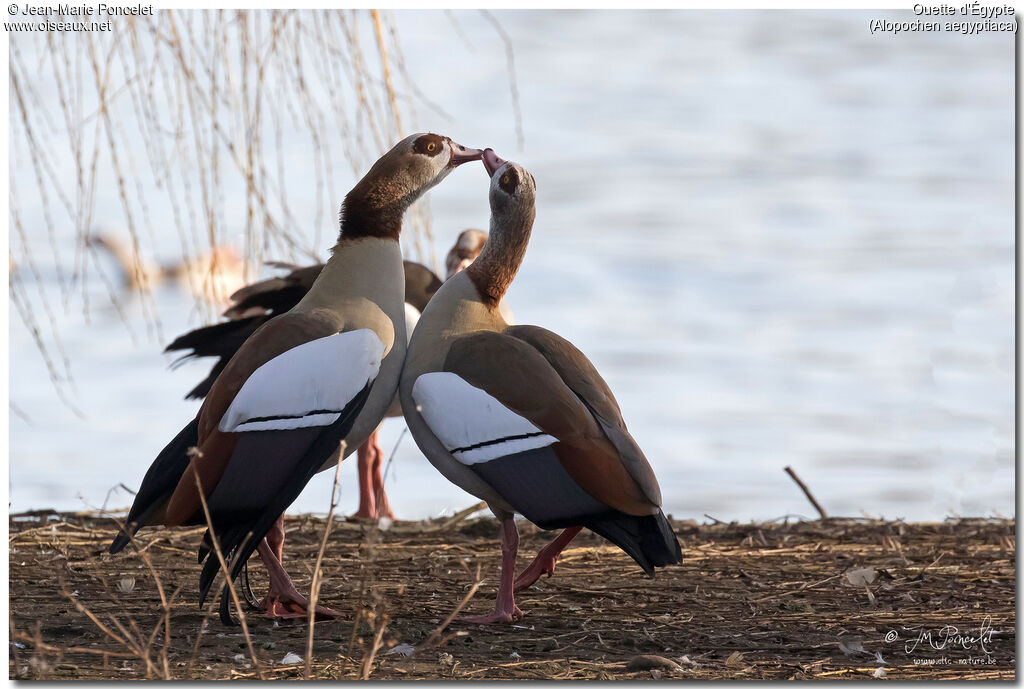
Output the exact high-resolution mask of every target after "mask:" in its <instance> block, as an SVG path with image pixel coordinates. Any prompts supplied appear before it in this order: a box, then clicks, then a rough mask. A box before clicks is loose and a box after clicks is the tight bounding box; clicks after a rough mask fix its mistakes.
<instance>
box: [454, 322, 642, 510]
mask: <svg viewBox="0 0 1024 689" xmlns="http://www.w3.org/2000/svg"><path fill="white" fill-rule="evenodd" d="M510 330H511V329H510ZM506 332H508V331H506ZM556 337H557V336H556ZM563 342H564V341H563ZM565 344H567V345H568V343H565ZM569 347H572V345H569ZM572 350H573V351H575V352H576V354H578V356H579V357H580V358H582V359H583V362H585V364H586V367H588V368H589V369H590V370H591V371H593V366H592V365H591V364H590V362H589V361H586V359H585V357H583V355H582V354H580V353H579V352H578V350H576V349H575V348H574V347H573V348H572ZM553 358H554V360H555V363H558V364H560V365H561V364H563V363H564V362H561V361H560V360H559V359H558V358H557V357H553ZM496 362H500V363H499V364H497V365H496ZM562 368H564V366H562ZM444 370H445V371H449V372H452V373H455V374H457V375H458V376H459V377H461V378H462V379H463V380H465V381H466V382H468V383H469V384H470V385H473V386H475V387H478V388H480V389H482V390H484V391H486V392H487V393H488V394H490V395H491V396H492V397H494V398H495V399H497V400H498V401H499V402H501V403H502V404H503V405H505V406H506V407H508V408H509V409H511V410H512V411H514V412H516V413H517V414H519V415H520V416H522V417H523V418H525V419H527V420H529V421H530V422H531V423H532V424H533V425H535V426H536V427H537V428H539V429H540V430H542V431H544V432H545V433H547V434H549V435H552V436H554V437H555V438H557V439H558V440H559V441H560V442H559V444H558V445H557V446H556V452H557V454H558V457H559V460H560V461H561V462H562V464H563V465H564V466H565V469H566V471H568V472H569V474H570V475H572V477H573V479H574V480H575V481H576V482H577V483H579V485H580V486H582V487H583V488H584V489H585V490H586V491H587V492H589V493H590V494H591V495H593V496H594V497H595V498H598V499H600V500H602V501H603V502H605V503H606V504H608V505H611V506H612V507H615V508H616V509H619V510H622V511H624V512H627V513H630V514H650V513H653V512H655V511H656V509H657V507H658V506H659V505H660V501H661V491H660V490H659V489H658V482H657V479H656V478H655V476H654V472H653V471H652V470H651V468H650V465H649V464H648V463H647V459H646V458H645V457H644V455H643V452H642V451H641V450H640V448H639V447H638V446H637V445H636V443H635V442H633V441H632V438H630V437H629V434H628V431H626V429H625V424H623V423H622V420H621V416H619V415H618V413H617V410H618V407H617V405H615V402H614V398H611V400H610V401H606V400H602V399H600V397H601V395H602V394H603V393H600V392H597V393H595V392H594V390H600V386H604V388H605V389H607V385H605V384H604V381H603V380H601V379H600V376H597V372H596V371H593V373H592V374H589V372H588V371H586V370H585V369H584V370H582V371H580V372H579V373H575V374H574V375H575V377H577V378H580V379H583V380H588V379H591V375H592V376H594V377H596V379H595V380H592V381H591V383H590V386H589V389H588V387H587V386H583V385H580V381H578V380H574V375H569V373H572V372H568V373H567V374H566V375H565V377H564V378H563V375H562V374H563V371H562V370H559V366H555V365H553V363H552V361H551V360H549V359H548V358H547V357H545V356H544V352H543V351H541V350H539V349H537V348H536V347H535V346H534V345H533V344H532V343H530V342H527V341H526V340H524V339H522V338H520V337H515V336H513V335H511V334H501V333H494V332H486V331H485V332H478V333H474V334H472V335H467V336H464V337H461V338H458V340H456V342H455V343H454V344H453V345H452V347H451V349H450V350H449V352H448V355H447V357H446V359H445V363H444ZM574 385H575V387H573V386H574ZM581 393H582V394H581ZM607 394H608V395H610V394H611V393H610V391H609V392H608V393H607ZM595 409H598V410H601V412H603V413H595ZM609 410H613V411H614V412H615V414H614V416H613V420H611V421H610V420H608V419H605V418H603V417H604V416H605V415H606V414H607V415H611V414H610V412H609ZM615 419H617V421H618V424H620V425H615V422H614V420H615ZM613 438H614V439H613ZM623 450H625V452H623Z"/></svg>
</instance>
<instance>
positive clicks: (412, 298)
mask: <svg viewBox="0 0 1024 689" xmlns="http://www.w3.org/2000/svg"><path fill="white" fill-rule="evenodd" d="M403 263H404V264H405V303H407V304H409V305H411V306H413V307H415V308H416V310H417V311H419V312H421V313H422V312H423V309H425V308H426V307H427V302H429V301H430V298H431V297H433V296H434V293H435V292H437V290H439V289H440V288H441V285H442V284H444V283H442V282H441V278H439V277H437V275H435V274H434V271H432V270H431V269H430V268H427V267H426V266H425V265H423V264H421V263H415V262H413V261H403Z"/></svg>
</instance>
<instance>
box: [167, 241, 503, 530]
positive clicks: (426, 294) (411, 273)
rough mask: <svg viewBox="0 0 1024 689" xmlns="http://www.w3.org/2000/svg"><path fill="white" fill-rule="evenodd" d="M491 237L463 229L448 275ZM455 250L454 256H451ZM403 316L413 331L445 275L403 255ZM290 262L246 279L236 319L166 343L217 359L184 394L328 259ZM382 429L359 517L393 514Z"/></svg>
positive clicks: (364, 467)
mask: <svg viewBox="0 0 1024 689" xmlns="http://www.w3.org/2000/svg"><path fill="white" fill-rule="evenodd" d="M486 242H487V233H486V232H484V231H482V230H476V229H469V230H464V231H463V232H462V233H460V234H459V237H458V239H456V241H455V245H454V246H453V247H452V249H451V251H449V252H448V260H447V265H448V276H449V277H450V276H452V275H454V274H455V273H457V272H459V271H460V270H462V269H463V268H465V267H466V266H467V265H469V264H470V263H472V262H473V260H474V259H475V258H476V257H477V256H478V255H479V254H480V251H481V250H482V249H483V246H484V244H485V243H486ZM453 256H455V257H456V258H455V259H454V261H453V259H452V257H453ZM404 263H405V316H406V334H407V335H408V336H412V331H413V329H414V328H415V327H416V321H417V320H418V319H419V315H420V313H421V312H422V311H423V309H424V307H426V305H427V302H428V301H430V298H431V297H432V296H433V295H434V292H436V291H437V289H438V287H440V286H441V280H440V278H438V277H437V276H436V275H435V274H434V271H432V270H430V269H429V268H427V267H426V266H424V265H422V264H420V263H415V262H413V261H405V262H404ZM274 265H277V266H281V267H287V268H290V269H291V271H290V272H289V273H288V274H287V275H284V276H281V277H274V278H268V279H266V280H261V281H259V282H256V283H253V284H251V285H247V286H245V287H243V288H242V289H240V290H238V291H237V292H235V293H234V294H232V295H231V300H232V302H233V303H232V305H231V307H230V308H229V309H228V310H227V311H225V312H224V315H225V316H226V317H228V318H230V319H232V320H229V321H227V322H225V323H217V324H216V325H209V326H205V327H202V328H197V329H195V330H193V331H191V332H188V333H185V334H184V335H182V336H180V337H178V338H177V339H176V340H174V342H172V343H171V344H169V345H167V348H166V349H165V350H164V351H165V352H175V351H184V352H186V353H185V355H184V356H182V357H181V358H180V359H178V360H177V361H175V362H174V364H173V365H172V366H175V367H176V366H178V365H180V364H181V363H183V362H184V361H186V360H188V359H192V358H198V357H207V356H214V357H217V359H218V360H217V362H216V363H215V364H214V366H213V368H212V369H211V370H210V373H209V375H207V377H206V378H205V379H204V380H203V381H202V382H200V383H199V384H198V385H197V386H196V387H194V388H193V389H192V390H191V391H189V393H188V395H186V399H202V398H203V397H205V396H206V393H207V392H209V390H210V386H211V385H213V381H214V380H216V379H217V376H218V375H220V372H221V371H222V370H224V367H225V366H226V365H227V363H228V361H229V360H230V359H231V357H232V356H234V354H235V352H237V351H238V348H239V347H241V346H242V343H243V342H245V340H246V339H247V338H248V337H249V336H250V335H252V333H253V332H254V331H255V330H256V328H258V327H260V326H261V325H263V324H264V323H266V322H267V321H268V320H270V319H271V318H274V317H275V316H278V315H280V314H282V313H285V312H287V311H288V310H289V309H291V308H292V307H293V306H295V305H296V304H297V303H299V301H300V300H301V299H302V297H304V296H305V295H306V292H308V291H309V288H310V287H311V286H312V285H313V281H314V280H316V278H317V276H318V275H319V274H320V271H321V270H322V269H323V267H324V264H322V263H318V264H316V265H313V266H306V267H303V268H299V267H297V266H289V265H287V264H280V263H278V264H274ZM401 415H402V408H401V407H400V406H399V405H398V401H397V395H396V399H395V402H394V403H392V405H391V407H390V408H389V409H388V413H387V416H389V417H399V416H401ZM378 430H379V429H375V430H374V431H373V433H371V434H370V437H369V438H367V440H366V442H365V443H363V444H362V445H360V446H359V450H358V451H357V455H356V456H357V458H358V469H359V474H358V476H359V481H358V483H359V509H358V511H357V512H356V513H355V515H353V516H355V517H357V518H366V519H380V518H382V517H387V518H388V519H394V514H393V513H392V511H391V506H390V504H389V503H388V498H387V493H385V491H384V479H383V476H382V475H381V464H382V460H383V457H384V450H383V448H381V446H380V441H379V437H378Z"/></svg>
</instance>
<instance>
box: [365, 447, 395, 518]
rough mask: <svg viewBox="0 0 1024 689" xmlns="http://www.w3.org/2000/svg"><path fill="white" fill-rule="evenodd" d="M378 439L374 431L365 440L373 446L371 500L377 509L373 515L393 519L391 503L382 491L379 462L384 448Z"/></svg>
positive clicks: (381, 459) (382, 458)
mask: <svg viewBox="0 0 1024 689" xmlns="http://www.w3.org/2000/svg"><path fill="white" fill-rule="evenodd" d="M378 440H379V437H378V435H377V433H376V432H375V433H374V434H373V435H371V436H370V438H369V440H367V441H366V442H367V443H370V442H372V443H373V448H374V455H373V456H374V462H373V467H372V469H373V476H372V479H373V502H374V505H375V506H376V508H377V510H376V514H374V515H373V516H374V517H376V518H377V519H380V518H381V517H387V518H388V519H394V518H395V515H394V513H393V512H392V511H391V505H389V504H388V496H387V493H385V492H384V477H383V476H381V473H380V465H381V463H382V462H383V460H384V448H382V447H381V446H380V442H378Z"/></svg>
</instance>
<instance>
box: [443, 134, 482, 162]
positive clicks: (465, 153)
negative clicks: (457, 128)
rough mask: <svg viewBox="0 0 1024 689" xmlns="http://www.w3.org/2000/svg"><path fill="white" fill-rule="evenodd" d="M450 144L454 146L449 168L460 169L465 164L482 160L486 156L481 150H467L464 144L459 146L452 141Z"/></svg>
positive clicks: (449, 141)
mask: <svg viewBox="0 0 1024 689" xmlns="http://www.w3.org/2000/svg"><path fill="white" fill-rule="evenodd" d="M448 143H450V144H451V146H452V157H451V159H450V160H449V161H448V167H458V166H459V165H462V164H463V163H469V162H472V161H474V160H480V157H481V156H482V155H483V154H484V152H483V151H481V150H480V149H479V148H466V147H465V146H463V145H462V144H457V143H455V142H454V141H452V140H451V139H449V140H448Z"/></svg>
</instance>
